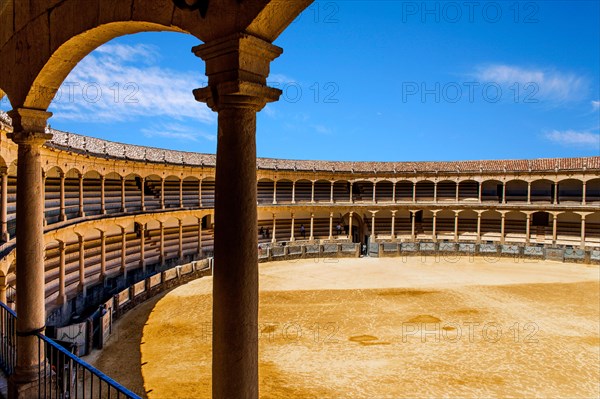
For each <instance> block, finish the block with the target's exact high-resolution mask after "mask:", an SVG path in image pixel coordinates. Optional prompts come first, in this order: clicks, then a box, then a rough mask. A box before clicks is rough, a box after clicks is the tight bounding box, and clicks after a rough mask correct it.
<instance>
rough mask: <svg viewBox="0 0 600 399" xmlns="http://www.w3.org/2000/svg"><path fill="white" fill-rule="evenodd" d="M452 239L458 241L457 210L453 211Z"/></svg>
mask: <svg viewBox="0 0 600 399" xmlns="http://www.w3.org/2000/svg"><path fill="white" fill-rule="evenodd" d="M454 241H455V242H458V211H454Z"/></svg>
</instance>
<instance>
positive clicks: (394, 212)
mask: <svg viewBox="0 0 600 399" xmlns="http://www.w3.org/2000/svg"><path fill="white" fill-rule="evenodd" d="M396 212H397V211H392V232H391V237H392V240H393V239H395V238H396V237H395V235H394V228H395V226H394V225H395V224H396Z"/></svg>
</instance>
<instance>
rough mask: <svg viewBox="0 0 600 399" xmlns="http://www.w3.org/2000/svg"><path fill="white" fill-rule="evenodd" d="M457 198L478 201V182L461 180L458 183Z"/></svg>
mask: <svg viewBox="0 0 600 399" xmlns="http://www.w3.org/2000/svg"><path fill="white" fill-rule="evenodd" d="M458 199H459V200H460V201H465V200H468V201H478V200H479V183H478V182H476V181H472V180H469V181H463V182H460V184H459V191H458Z"/></svg>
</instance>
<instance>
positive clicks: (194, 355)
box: [94, 257, 600, 399]
mask: <svg viewBox="0 0 600 399" xmlns="http://www.w3.org/2000/svg"><path fill="white" fill-rule="evenodd" d="M599 281H600V275H599V268H598V267H597V266H585V265H572V264H562V263H556V262H527V263H524V262H523V261H519V262H517V261H514V260H499V261H496V262H491V261H486V260H484V259H482V258H475V259H467V258H463V259H461V260H458V261H457V260H456V259H448V260H438V261H436V259H435V258H433V257H430V258H427V259H422V258H408V259H404V260H403V259H402V258H386V259H372V258H365V259H343V260H335V259H330V260H323V259H321V260H303V261H291V262H273V263H267V264H262V265H261V277H260V284H261V297H260V331H261V334H260V393H261V394H260V395H261V398H265V399H266V398H269V399H270V398H281V399H283V398H286V399H288V398H319V399H325V398H331V399H334V398H335V399H338V398H368V399H379V398H424V397H428V398H441V397H453V398H463V397H466V398H481V397H486V398H487V397H503V398H512V397H519V398H521V397H538V398H592V397H598V396H599V395H600V283H599ZM210 292H211V279H210V278H204V279H200V280H196V281H194V282H191V283H189V284H187V285H185V286H182V287H179V288H177V289H175V290H173V291H171V292H169V293H168V294H166V295H163V296H161V297H159V298H154V299H152V300H151V301H149V302H147V303H145V304H143V305H141V306H140V307H138V308H137V309H135V310H133V311H132V312H131V313H129V314H128V315H127V316H126V317H125V318H124V319H122V320H120V321H119V323H118V324H117V331H118V332H117V334H116V335H115V337H114V338H113V339H111V342H110V344H109V345H108V347H107V348H106V349H105V350H104V351H103V352H102V353H101V354H100V355H99V357H98V358H97V359H95V360H94V363H95V365H96V366H97V367H99V368H100V369H101V370H103V371H105V372H107V373H108V374H109V375H111V376H113V377H115V378H116V379H117V380H118V381H120V382H122V383H123V384H124V385H125V386H128V387H131V388H133V389H134V391H136V392H138V393H144V394H146V393H147V397H149V398H150V399H174V398H185V399H187V398H190V399H197V398H210V392H211V377H210V374H211V335H210V334H211V324H210V321H211V302H212V301H211V295H210ZM232 378H235V376H232Z"/></svg>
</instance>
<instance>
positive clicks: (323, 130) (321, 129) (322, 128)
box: [313, 125, 332, 134]
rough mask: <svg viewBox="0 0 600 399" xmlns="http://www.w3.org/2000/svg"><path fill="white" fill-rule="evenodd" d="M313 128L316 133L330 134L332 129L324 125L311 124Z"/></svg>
mask: <svg viewBox="0 0 600 399" xmlns="http://www.w3.org/2000/svg"><path fill="white" fill-rule="evenodd" d="M313 129H315V130H316V132H317V133H321V134H331V133H332V130H331V129H330V128H328V127H327V126H324V125H313Z"/></svg>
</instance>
